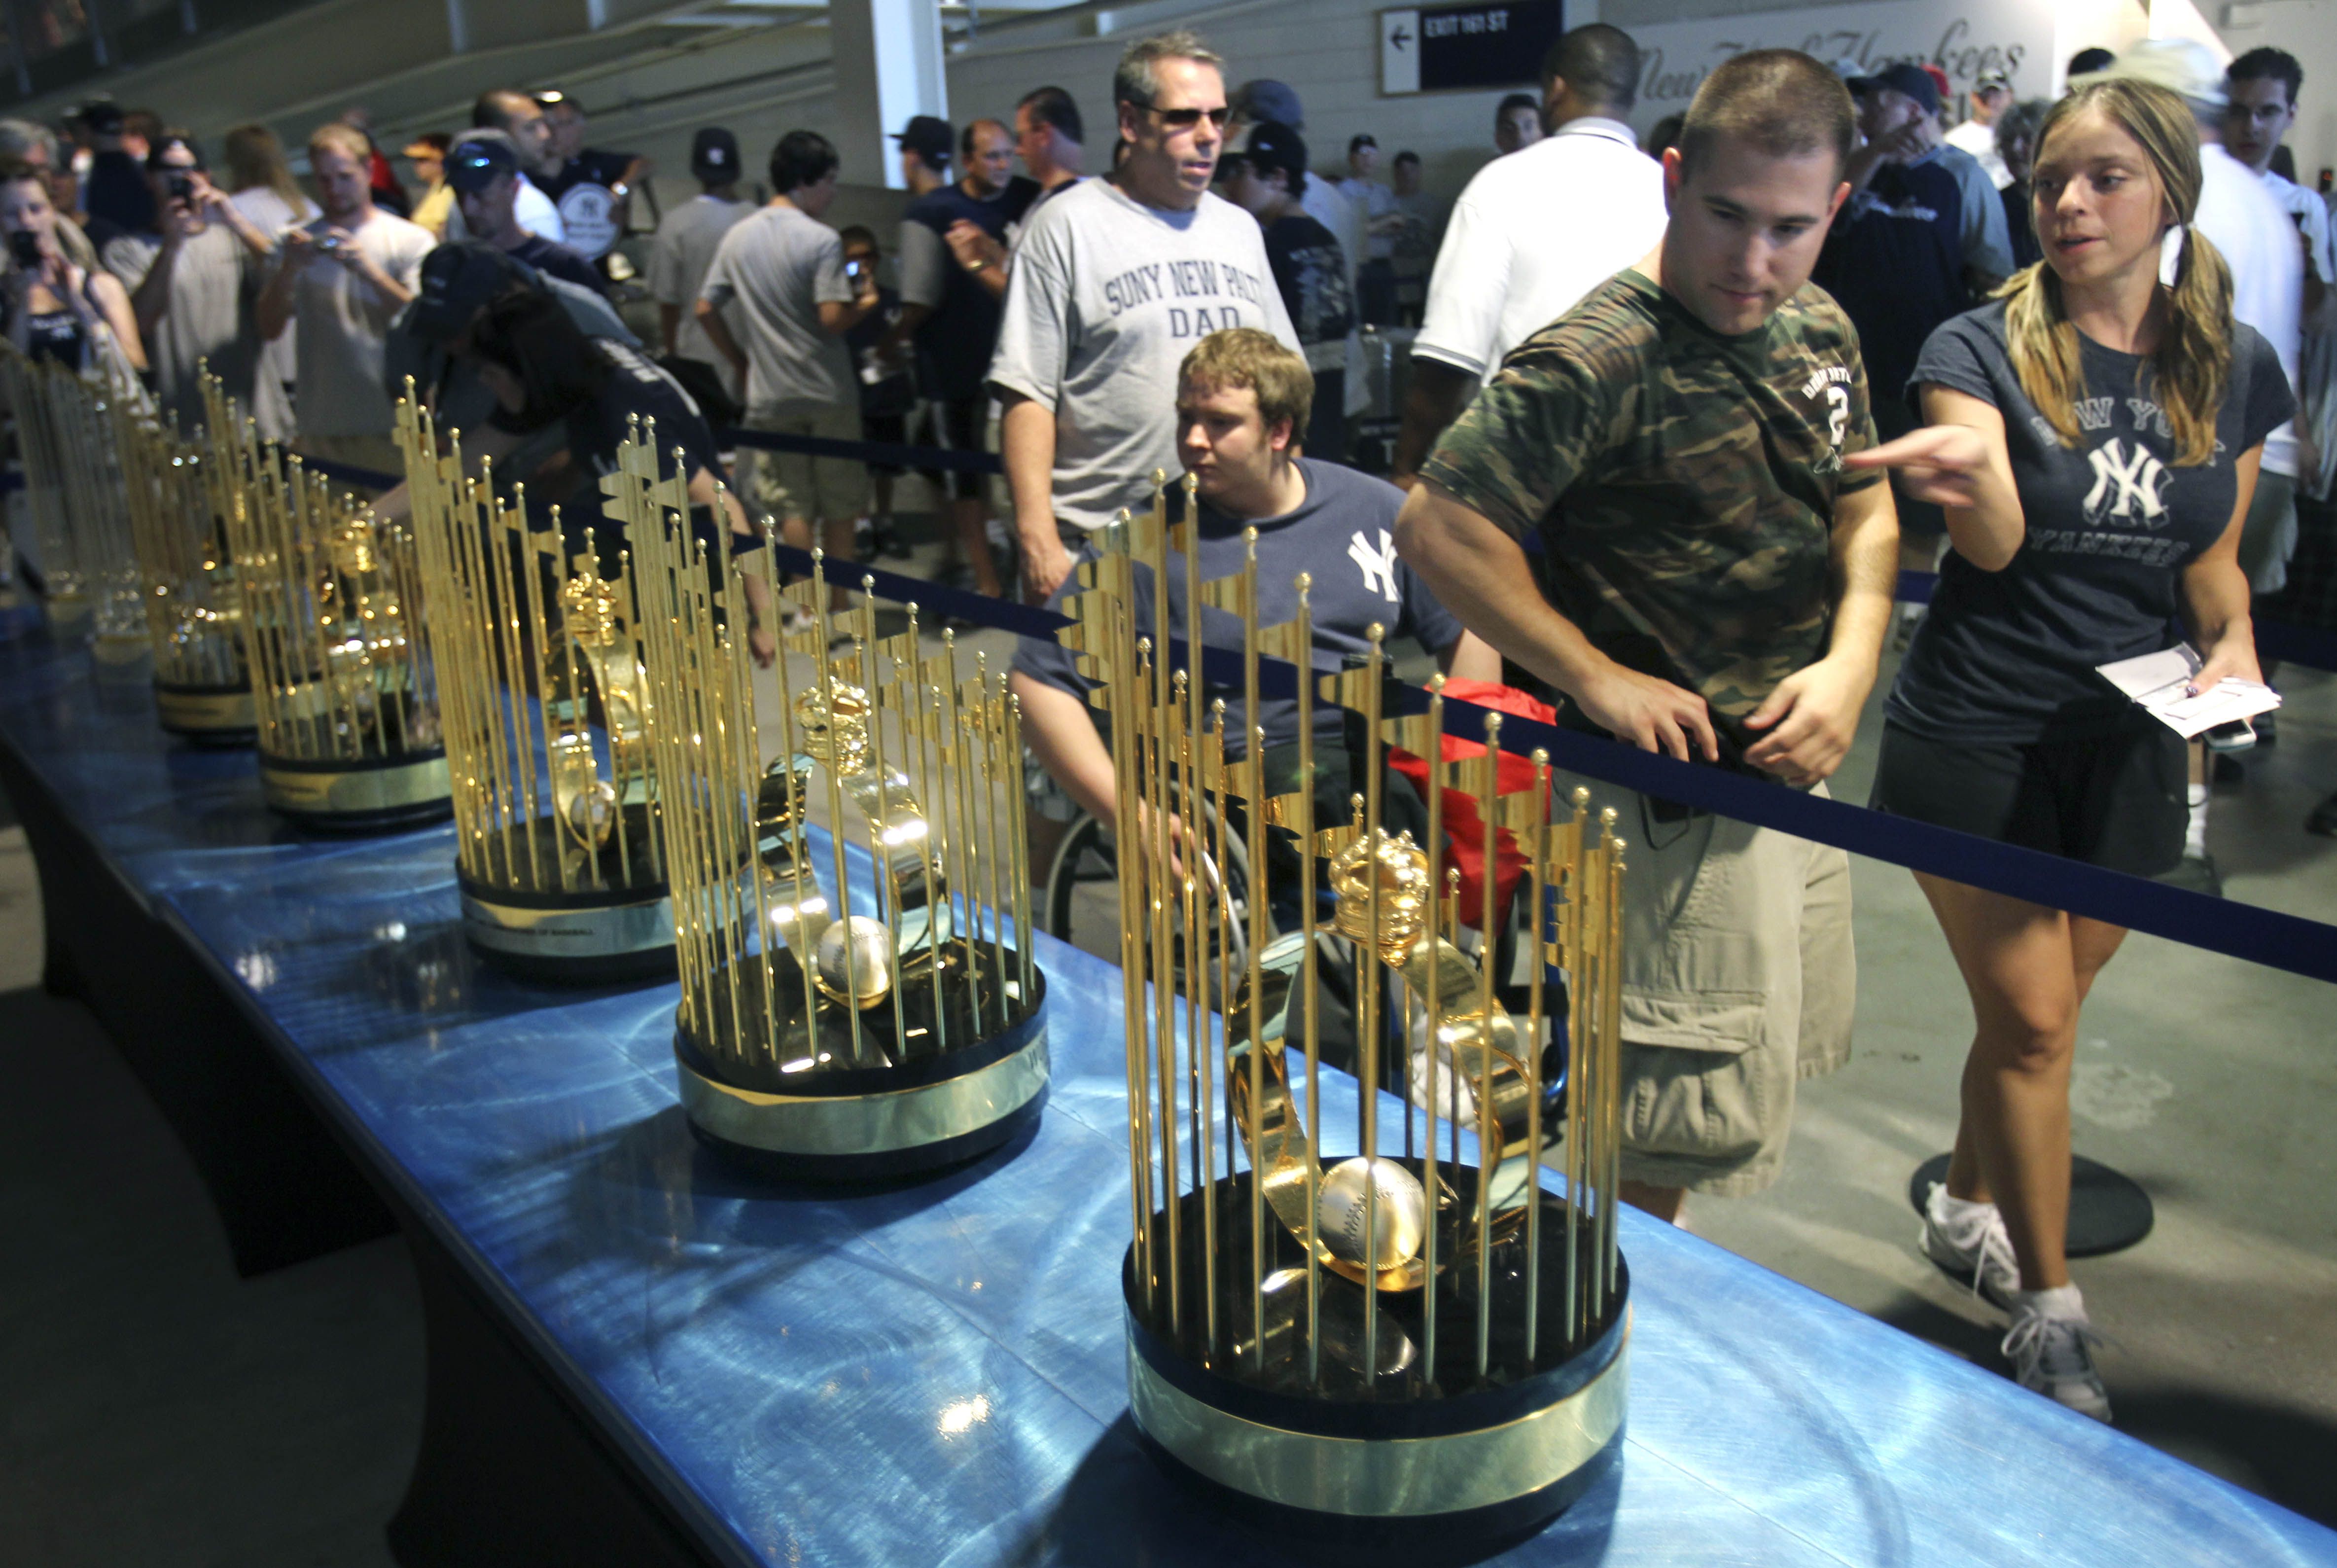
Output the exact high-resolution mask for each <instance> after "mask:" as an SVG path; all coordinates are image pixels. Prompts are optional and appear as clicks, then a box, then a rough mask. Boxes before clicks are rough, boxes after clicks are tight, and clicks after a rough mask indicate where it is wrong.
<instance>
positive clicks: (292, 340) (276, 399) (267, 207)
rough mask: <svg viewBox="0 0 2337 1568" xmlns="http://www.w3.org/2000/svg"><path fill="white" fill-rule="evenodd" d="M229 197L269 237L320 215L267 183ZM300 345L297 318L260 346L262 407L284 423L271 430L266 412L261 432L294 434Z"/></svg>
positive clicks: (286, 437) (313, 207)
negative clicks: (290, 390)
mask: <svg viewBox="0 0 2337 1568" xmlns="http://www.w3.org/2000/svg"><path fill="white" fill-rule="evenodd" d="M228 200H229V201H232V202H234V203H235V209H236V211H239V212H240V213H242V214H243V215H244V217H246V218H247V219H249V220H250V221H251V226H252V227H253V228H255V229H257V230H259V231H260V232H261V233H262V234H265V235H267V236H268V237H269V239H270V240H273V239H275V238H276V237H277V236H278V235H279V234H281V233H283V232H284V230H287V229H297V228H298V227H299V226H300V225H301V224H303V223H306V222H308V220H310V219H312V218H314V217H315V216H316V215H317V204H316V203H315V202H314V201H309V200H308V198H307V197H305V196H304V197H302V198H301V199H300V205H299V206H298V208H295V207H294V206H293V205H292V203H290V202H289V201H286V200H284V198H283V197H281V196H279V195H278V194H277V193H276V192H275V191H273V190H271V189H269V187H268V186H265V185H250V186H247V187H245V188H244V189H243V190H241V191H237V192H236V193H235V194H234V195H232V196H230V197H229V198H228ZM299 346H300V328H299V325H298V323H297V322H288V323H287V324H286V326H285V328H284V330H283V331H281V332H279V333H278V334H277V335H276V341H274V342H273V343H263V344H261V345H260V346H259V387H260V396H259V402H260V404H261V406H262V407H272V408H274V409H275V410H277V411H278V417H280V418H281V419H282V420H283V425H284V428H283V429H282V431H281V432H278V431H274V430H270V429H269V426H268V419H267V418H266V417H262V418H261V419H260V423H259V433H260V434H261V435H262V436H280V438H281V439H283V440H287V441H288V440H290V439H291V438H292V398H291V395H290V394H289V393H288V392H287V391H286V390H285V388H286V387H289V386H291V385H292V382H293V379H294V378H295V377H297V376H298V374H299V370H300V364H299Z"/></svg>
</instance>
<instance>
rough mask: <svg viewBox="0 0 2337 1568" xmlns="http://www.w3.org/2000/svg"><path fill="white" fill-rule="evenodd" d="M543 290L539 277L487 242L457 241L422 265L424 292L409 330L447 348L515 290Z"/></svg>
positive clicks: (409, 313)
mask: <svg viewBox="0 0 2337 1568" xmlns="http://www.w3.org/2000/svg"><path fill="white" fill-rule="evenodd" d="M514 284H516V285H519V286H521V287H523V288H528V289H534V288H538V287H540V285H539V284H538V282H537V280H536V276H535V274H534V272H533V271H531V270H529V269H528V268H527V267H526V266H524V265H523V264H522V263H521V262H519V261H517V260H513V258H511V257H509V256H506V255H504V253H503V252H502V251H500V250H496V249H495V248H494V246H492V245H490V244H488V243H487V242H486V241H485V240H455V242H453V243H452V244H447V245H441V246H439V247H438V248H437V249H436V250H433V251H431V252H430V254H429V255H427V256H425V257H424V258H423V259H422V280H421V287H420V288H419V289H417V290H416V293H415V296H414V304H413V307H412V308H411V309H408V310H407V311H406V328H407V330H409V331H411V332H413V333H414V334H415V335H416V336H417V337H421V338H429V339H431V340H432V341H434V342H438V343H445V342H448V341H451V340H452V339H454V338H457V337H459V336H461V335H462V332H463V329H464V328H466V327H468V326H469V325H470V324H471V319H472V318H473V317H474V316H476V315H477V314H478V313H479V310H480V308H481V307H482V306H484V305H485V304H486V303H487V301H488V300H490V299H494V297H495V296H496V295H498V294H500V293H502V292H503V291H504V289H508V288H510V287H512V286H513V285H514Z"/></svg>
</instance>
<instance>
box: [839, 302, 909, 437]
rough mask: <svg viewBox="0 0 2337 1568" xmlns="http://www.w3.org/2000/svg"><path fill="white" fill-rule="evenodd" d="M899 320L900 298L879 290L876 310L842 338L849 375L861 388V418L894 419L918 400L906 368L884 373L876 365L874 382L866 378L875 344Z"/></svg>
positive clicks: (879, 341)
mask: <svg viewBox="0 0 2337 1568" xmlns="http://www.w3.org/2000/svg"><path fill="white" fill-rule="evenodd" d="M899 319H901V297H900V296H899V295H898V294H896V293H895V292H894V291H893V290H892V289H885V288H883V287H879V288H878V289H877V290H876V309H874V310H871V311H870V312H868V314H867V315H865V316H863V317H862V318H861V319H860V322H859V324H858V325H857V326H856V327H854V328H852V330H851V331H849V332H846V334H845V335H844V346H845V348H847V349H849V350H850V351H851V353H852V375H853V379H854V381H855V383H856V385H857V386H858V387H859V388H860V415H861V417H863V418H864V419H897V418H899V417H901V416H903V415H904V414H906V413H907V412H908V411H909V410H910V408H911V407H914V405H915V403H916V401H917V386H916V382H915V380H914V378H913V377H911V376H910V374H909V372H908V371H907V369H905V368H903V369H899V370H887V369H885V368H884V367H882V366H878V367H876V368H877V371H878V374H877V377H876V379H875V380H874V381H871V380H870V379H868V375H867V372H868V370H869V368H870V367H871V366H872V365H873V364H875V358H874V351H875V348H876V345H877V344H879V343H881V342H883V341H884V340H885V333H886V332H888V331H890V330H891V329H892V327H893V323H894V322H895V321H898V320H899Z"/></svg>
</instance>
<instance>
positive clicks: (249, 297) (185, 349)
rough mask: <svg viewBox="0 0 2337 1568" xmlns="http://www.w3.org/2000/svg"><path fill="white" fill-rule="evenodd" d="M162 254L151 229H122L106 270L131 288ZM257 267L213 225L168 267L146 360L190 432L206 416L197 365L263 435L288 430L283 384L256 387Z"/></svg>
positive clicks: (166, 402) (111, 244)
mask: <svg viewBox="0 0 2337 1568" xmlns="http://www.w3.org/2000/svg"><path fill="white" fill-rule="evenodd" d="M161 253H162V240H161V236H160V235H156V234H123V235H121V236H118V237H117V238H115V239H113V240H109V241H107V243H106V247H105V270H107V271H109V272H111V273H112V274H113V275H114V276H115V277H116V278H119V279H122V287H123V288H124V289H129V290H130V291H131V292H132V293H133V294H134V293H136V292H137V291H138V286H139V285H140V284H142V283H143V282H145V281H146V275H147V274H148V273H149V272H150V271H152V270H153V267H154V260H155V258H157V257H158V256H160V255H161ZM260 268H261V264H260V262H259V258H258V257H256V256H254V255H253V254H252V253H251V251H250V250H249V248H248V247H247V246H246V245H245V244H244V242H243V241H242V240H240V239H238V238H236V234H235V230H232V229H230V228H229V227H228V226H227V225H226V224H225V223H218V222H214V223H210V224H208V225H206V226H205V228H204V229H203V231H202V232H201V233H200V234H191V235H189V236H188V237H187V239H186V240H185V241H184V242H183V243H181V245H180V247H179V254H178V256H177V258H176V259H175V260H173V261H172V262H171V296H170V302H169V304H168V305H166V306H165V307H164V309H163V311H162V314H161V317H160V318H159V319H157V320H156V321H155V323H154V325H153V328H152V330H150V331H149V332H148V333H147V334H146V362H147V364H149V365H150V366H152V368H153V373H154V390H155V393H156V396H157V397H159V398H160V400H161V405H162V409H163V412H164V413H166V414H168V415H170V416H171V417H174V418H176V419H177V420H178V421H179V424H180V426H181V427H182V428H184V429H189V430H191V429H193V428H194V427H195V426H198V425H200V424H202V423H203V422H204V420H203V383H202V374H201V368H202V366H203V364H204V363H205V362H206V361H208V362H209V363H210V373H211V374H212V375H214V376H216V377H219V378H220V381H222V382H224V383H225V384H226V386H227V391H228V396H230V397H233V398H234V399H235V400H236V401H237V402H239V403H240V404H242V405H243V407H244V410H245V412H246V413H247V414H248V415H249V416H250V417H252V418H254V419H257V420H259V433H260V435H262V436H269V437H273V438H278V439H280V438H282V437H284V436H288V435H289V434H290V429H289V425H290V413H291V410H290V409H289V408H288V407H286V405H285V402H284V389H283V387H281V386H277V387H273V388H272V389H271V388H270V387H267V386H264V385H260V380H261V378H260V377H258V376H257V375H256V374H255V372H256V371H257V369H258V367H259V328H258V326H257V325H256V324H255V322H254V321H253V319H252V304H253V302H254V301H255V300H256V299H257V298H258V297H259V279H260Z"/></svg>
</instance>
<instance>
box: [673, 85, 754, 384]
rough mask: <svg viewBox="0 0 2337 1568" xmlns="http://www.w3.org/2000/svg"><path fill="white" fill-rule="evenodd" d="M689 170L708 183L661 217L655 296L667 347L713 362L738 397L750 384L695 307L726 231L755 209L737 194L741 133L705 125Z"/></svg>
mask: <svg viewBox="0 0 2337 1568" xmlns="http://www.w3.org/2000/svg"><path fill="white" fill-rule="evenodd" d="M689 171H690V172H691V173H693V174H695V175H697V176H698V180H699V184H700V185H701V186H703V187H704V189H703V190H701V191H699V193H698V194H697V195H695V196H693V197H691V198H690V199H689V201H685V202H683V203H682V204H681V205H680V206H679V207H676V208H675V209H673V211H670V212H668V213H667V214H666V215H665V217H664V218H663V219H662V220H660V221H659V223H658V231H657V238H656V239H655V240H652V241H651V242H650V298H651V299H655V300H656V301H657V303H658V327H659V330H660V333H661V334H662V337H663V342H662V345H661V347H662V348H663V350H664V352H665V353H666V354H667V355H669V356H670V357H672V358H680V359H695V360H697V361H699V363H700V364H702V365H706V366H709V367H710V368H712V369H713V370H714V372H715V373H716V374H717V375H718V376H719V377H721V378H722V385H723V387H724V389H725V390H727V391H728V393H729V394H730V396H731V397H733V398H737V397H741V396H743V395H744V394H745V392H746V387H744V386H743V385H742V384H741V383H740V381H739V378H738V375H737V373H736V372H735V371H733V370H732V368H730V366H729V365H728V364H727V363H725V362H724V360H723V358H722V356H721V355H720V354H719V352H717V351H716V349H715V347H714V343H713V340H712V339H711V338H708V337H707V336H706V328H703V327H701V326H699V324H698V311H697V309H696V307H697V304H698V295H699V289H702V288H704V287H705V284H706V274H707V270H709V268H711V267H712V266H713V265H714V252H715V250H716V249H717V248H719V246H720V245H721V243H722V237H723V236H724V235H726V234H728V233H729V232H730V230H732V229H734V228H736V227H737V226H738V223H739V221H740V220H742V219H745V218H747V217H748V215H750V214H751V213H752V212H753V211H755V209H754V207H753V205H752V204H751V203H748V202H745V201H739V200H738V172H739V171H738V139H737V138H736V137H734V136H732V135H731V134H730V132H728V131H725V130H723V129H722V128H721V127H720V126H719V125H709V126H707V127H705V128H704V129H702V130H700V131H699V132H698V134H697V136H696V138H695V139H694V140H693V141H692V142H691V143H690V149H689Z"/></svg>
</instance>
